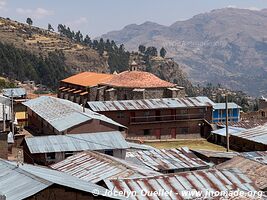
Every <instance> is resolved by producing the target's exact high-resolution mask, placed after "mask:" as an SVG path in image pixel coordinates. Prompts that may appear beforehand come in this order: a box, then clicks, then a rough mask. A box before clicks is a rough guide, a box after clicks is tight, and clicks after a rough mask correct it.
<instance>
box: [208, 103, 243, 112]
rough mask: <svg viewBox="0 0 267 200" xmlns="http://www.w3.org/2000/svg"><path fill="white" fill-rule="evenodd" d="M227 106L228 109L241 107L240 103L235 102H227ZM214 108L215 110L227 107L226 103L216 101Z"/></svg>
mask: <svg viewBox="0 0 267 200" xmlns="http://www.w3.org/2000/svg"><path fill="white" fill-rule="evenodd" d="M227 107H228V109H234V108H241V107H240V106H239V105H237V104H236V103H234V102H229V103H227ZM213 109H215V110H221V109H225V103H215V105H213Z"/></svg>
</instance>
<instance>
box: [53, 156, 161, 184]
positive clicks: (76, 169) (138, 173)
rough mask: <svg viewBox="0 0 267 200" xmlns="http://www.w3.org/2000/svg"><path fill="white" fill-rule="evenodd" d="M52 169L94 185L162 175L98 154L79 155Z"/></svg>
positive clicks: (54, 165)
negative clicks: (102, 182)
mask: <svg viewBox="0 0 267 200" xmlns="http://www.w3.org/2000/svg"><path fill="white" fill-rule="evenodd" d="M50 167H51V168H53V169H56V170H58V171H62V172H65V173H68V174H70V175H72V176H75V177H77V178H80V179H82V180H84V181H88V182H92V183H97V182H99V181H101V180H104V179H110V178H113V179H114V178H115V179H116V178H136V177H145V176H152V175H160V173H158V172H155V171H153V170H151V169H149V168H147V167H143V166H138V165H135V164H132V163H130V162H125V160H121V159H119V158H115V157H112V156H108V155H105V154H102V153H98V152H82V153H78V154H76V155H74V156H71V157H68V158H67V159H65V160H63V161H61V162H59V163H56V164H53V165H51V166H50Z"/></svg>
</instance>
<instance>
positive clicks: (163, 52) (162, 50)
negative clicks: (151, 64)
mask: <svg viewBox="0 0 267 200" xmlns="http://www.w3.org/2000/svg"><path fill="white" fill-rule="evenodd" d="M159 54H160V56H161V57H162V58H165V56H166V54H167V51H166V49H164V47H162V48H161V49H160V52H159Z"/></svg>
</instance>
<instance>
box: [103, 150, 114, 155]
mask: <svg viewBox="0 0 267 200" xmlns="http://www.w3.org/2000/svg"><path fill="white" fill-rule="evenodd" d="M104 153H105V154H107V155H110V156H113V150H105V151H104Z"/></svg>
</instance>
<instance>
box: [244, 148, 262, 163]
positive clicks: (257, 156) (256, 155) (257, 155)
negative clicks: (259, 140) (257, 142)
mask: <svg viewBox="0 0 267 200" xmlns="http://www.w3.org/2000/svg"><path fill="white" fill-rule="evenodd" d="M240 154H241V156H243V157H245V158H248V159H251V160H256V161H258V162H260V163H264V164H266V165H267V151H252V152H243V153H240Z"/></svg>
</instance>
